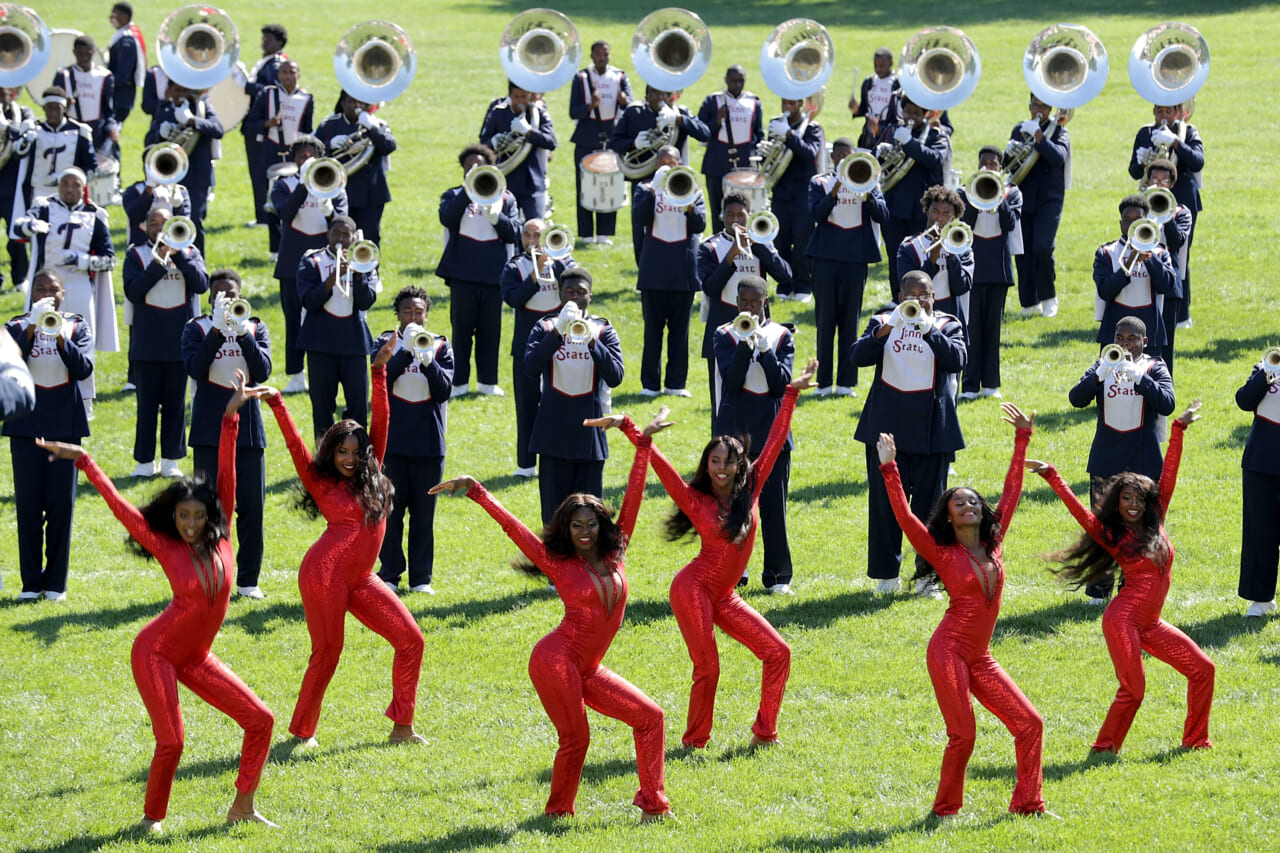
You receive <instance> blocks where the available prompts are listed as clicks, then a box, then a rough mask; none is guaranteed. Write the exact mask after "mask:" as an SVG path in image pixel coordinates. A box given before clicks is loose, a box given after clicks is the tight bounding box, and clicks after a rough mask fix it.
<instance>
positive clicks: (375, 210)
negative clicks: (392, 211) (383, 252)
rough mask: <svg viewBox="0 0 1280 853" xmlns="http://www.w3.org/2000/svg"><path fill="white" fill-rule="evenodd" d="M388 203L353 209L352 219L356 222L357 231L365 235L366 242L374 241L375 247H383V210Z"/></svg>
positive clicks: (351, 212)
mask: <svg viewBox="0 0 1280 853" xmlns="http://www.w3.org/2000/svg"><path fill="white" fill-rule="evenodd" d="M384 207H386V202H382V201H380V202H377V203H376V204H370V205H367V206H365V207H352V208H351V209H350V214H351V218H352V219H354V220H355V222H356V229H357V230H358V231H360V232H361V233H362V234H363V235H364V239H365V240H372V241H373V243H374V245H375V246H381V245H382V209H383V208H384Z"/></svg>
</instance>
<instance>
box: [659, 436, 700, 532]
mask: <svg viewBox="0 0 1280 853" xmlns="http://www.w3.org/2000/svg"><path fill="white" fill-rule="evenodd" d="M649 464H650V465H652V466H653V471H654V473H655V474H657V475H658V479H659V480H661V481H662V487H663V488H664V489H666V490H667V494H669V495H671V499H672V500H673V501H675V502H676V506H678V507H680V511H681V512H683V513H684V514H685V515H687V516H689V518H690V520H692V521H693V522H694V524H695V526H696V525H697V523H698V519H699V517H700V516H699V510H700V506H699V502H698V493H697V491H696V490H694V489H691V488H689V484H688V483H686V482H685V481H684V477H681V476H680V472H679V471H677V470H676V469H675V468H673V467H672V466H671V463H670V462H668V461H667V457H665V456H663V455H662V451H661V450H659V449H658V446H657V445H656V444H651V445H650V455H649Z"/></svg>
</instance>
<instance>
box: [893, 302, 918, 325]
mask: <svg viewBox="0 0 1280 853" xmlns="http://www.w3.org/2000/svg"><path fill="white" fill-rule="evenodd" d="M923 313H924V308H923V307H921V305H920V303H919V302H918V301H916V300H915V299H908V300H906V301H905V302H902V303H900V304H899V305H898V314H899V315H900V316H901V317H902V319H904V320H906V321H907V322H908V323H914V322H915V321H916V320H919V319H920V315H921V314H923Z"/></svg>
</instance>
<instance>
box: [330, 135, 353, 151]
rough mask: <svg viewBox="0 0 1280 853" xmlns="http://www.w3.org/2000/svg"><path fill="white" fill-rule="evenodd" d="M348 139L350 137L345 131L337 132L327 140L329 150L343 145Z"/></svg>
mask: <svg viewBox="0 0 1280 853" xmlns="http://www.w3.org/2000/svg"><path fill="white" fill-rule="evenodd" d="M348 139H350V137H348V136H347V135H346V134H345V133H339V134H338V135H337V136H335V137H334V138H333V139H330V140H329V150H330V151H332V150H333V149H335V148H341V147H342V146H343V145H346V144H347V140H348Z"/></svg>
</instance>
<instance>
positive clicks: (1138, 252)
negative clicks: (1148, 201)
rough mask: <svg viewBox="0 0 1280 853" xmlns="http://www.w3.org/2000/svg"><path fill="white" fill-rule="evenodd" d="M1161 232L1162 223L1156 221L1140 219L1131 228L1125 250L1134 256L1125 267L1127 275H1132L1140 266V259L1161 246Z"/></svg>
mask: <svg viewBox="0 0 1280 853" xmlns="http://www.w3.org/2000/svg"><path fill="white" fill-rule="evenodd" d="M1160 231H1161V229H1160V223H1158V222H1156V221H1155V220H1154V219H1139V220H1138V221H1137V222H1135V223H1133V224H1132V225H1130V226H1129V239H1128V240H1127V241H1126V244H1125V248H1126V250H1127V251H1129V252H1131V253H1132V254H1133V257H1132V258H1130V259H1129V262H1128V263H1127V264H1125V265H1124V274H1125V275H1132V274H1133V271H1134V269H1135V268H1136V267H1137V266H1138V258H1140V257H1142V256H1143V255H1144V254H1147V253H1149V252H1154V251H1155V249H1156V247H1157V246H1159V245H1160Z"/></svg>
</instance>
